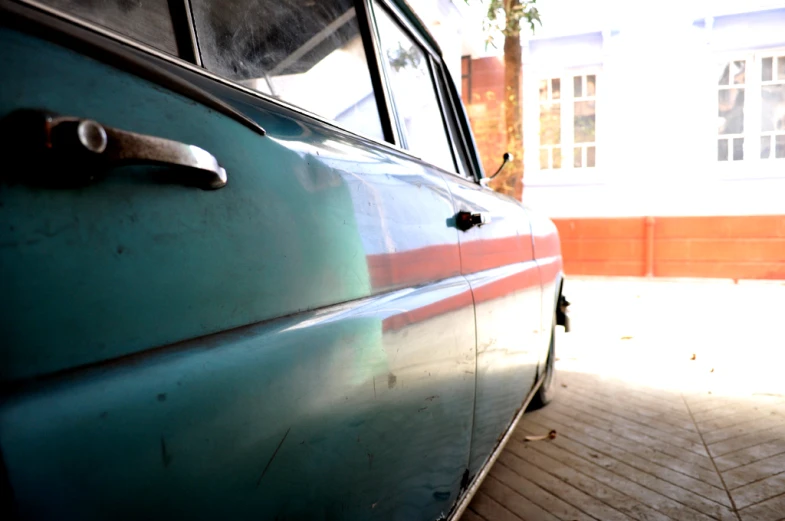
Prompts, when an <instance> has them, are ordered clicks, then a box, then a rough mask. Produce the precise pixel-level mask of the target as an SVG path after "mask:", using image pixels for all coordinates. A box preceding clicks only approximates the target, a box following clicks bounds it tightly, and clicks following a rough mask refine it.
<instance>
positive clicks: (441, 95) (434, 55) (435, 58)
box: [367, 0, 481, 183]
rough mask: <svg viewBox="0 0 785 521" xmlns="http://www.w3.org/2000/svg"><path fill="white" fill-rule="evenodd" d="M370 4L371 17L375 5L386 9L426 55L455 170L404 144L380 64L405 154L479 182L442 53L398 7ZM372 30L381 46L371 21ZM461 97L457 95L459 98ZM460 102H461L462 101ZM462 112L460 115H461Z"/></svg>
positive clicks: (374, 0) (383, 1) (378, 0)
mask: <svg viewBox="0 0 785 521" xmlns="http://www.w3.org/2000/svg"><path fill="white" fill-rule="evenodd" d="M367 1H368V3H369V4H370V6H371V11H372V13H373V18H374V21H375V20H376V12H375V10H376V9H377V8H380V9H383V10H384V11H385V13H386V14H387V15H388V16H390V18H391V19H392V21H393V22H394V23H396V24H397V25H398V27H399V29H401V31H403V33H404V34H405V35H406V36H407V37H409V38H410V39H411V40H412V42H413V43H414V44H415V45H419V47H420V49H421V50H422V51H423V53H424V54H425V56H426V59H427V61H428V70H429V74H430V76H431V82H432V85H433V87H434V89H435V92H436V100H437V103H438V105H439V111H440V113H441V116H442V127H443V128H444V132H445V135H446V136H447V139H448V140H449V142H450V143H449V144H450V152H451V153H452V160H453V168H454V170H445V169H444V168H442V167H440V166H438V165H434V164H433V163H430V162H428V161H426V160H424V159H422V158H420V157H418V156H417V154H416V153H414V152H413V151H411V150H409V149H408V148H406V143H405V137H404V136H403V133H404V131H403V130H402V124H401V123H400V121H399V120H398V114H397V110H396V109H395V102H394V101H393V98H392V96H391V88H390V85H389V78H388V77H387V74H386V71H385V69H384V68H382V71H381V72H382V74H383V75H384V79H385V83H386V85H387V88H386V94H387V96H388V97H389V99H390V101H389V103H390V106H391V108H392V110H393V111H394V112H395V113H394V115H393V118H392V119H393V120H395V121H396V122H397V127H398V132H399V139H400V140H401V141H400V143H402V145H401V146H402V148H403V149H404V152H406V153H407V154H408V155H410V156H412V157H414V158H417V159H419V160H420V161H423V162H424V163H426V164H428V165H429V166H430V167H432V168H436V169H439V171H441V172H445V173H448V174H451V175H454V176H457V177H460V178H461V179H467V178H469V179H471V180H473V181H475V182H478V183H479V179H481V176H480V175H479V174H478V170H477V169H476V167H475V161H474V157H473V156H475V155H476V154H472V153H471V150H470V149H468V147H467V146H466V139H465V136H464V133H463V131H464V130H465V129H464V125H465V123H464V122H463V121H462V120H465V118H466V116H465V113H464V112H460V113H459V112H457V111H456V110H455V103H456V101H455V94H454V91H455V89H454V85H453V84H452V83H451V82H452V78H450V77H449V75H448V74H445V71H446V70H447V68H446V67H445V65H444V62H443V60H442V57H441V53H440V52H437V51H436V49H434V47H432V46H431V45H430V44H429V42H428V41H427V40H426V39H425V38H424V37H423V36H422V34H420V33H419V31H418V30H417V29H416V28H415V27H414V26H413V25H412V23H411V22H410V21H409V20H408V18H407V17H406V16H404V15H403V13H401V12H400V10H399V8H398V7H397V6H396V5H395V4H394V3H393V2H391V1H389V0H367ZM373 28H374V32H375V39H376V44H377V45H378V46H379V48H380V46H381V40H380V39H379V38H380V36H379V29H378V25H377V24H376V23H374V24H373ZM377 56H379V58H380V59H381V53H380V52H377ZM445 85H446V86H447V87H448V89H449V90H448V92H445V91H444V90H443V89H444V86H445ZM459 99H460V98H459ZM447 102H449V103H450V106H447V105H445V103H447ZM461 106H462V105H461ZM460 116H462V117H460ZM449 117H452V118H454V119H453V121H454V123H455V127H456V129H457V130H458V134H459V135H455V134H454V133H453V131H452V129H451V128H450V125H449V123H448V122H447V118H449ZM460 155H462V156H463V157H464V158H465V161H464V164H465V165H466V167H468V170H469V171H467V172H465V173H462V172H461V170H462V168H461V166H460V164H461V160H460V157H459V156H460Z"/></svg>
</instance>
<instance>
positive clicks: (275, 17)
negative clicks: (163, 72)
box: [191, 0, 384, 139]
mask: <svg viewBox="0 0 785 521" xmlns="http://www.w3.org/2000/svg"><path fill="white" fill-rule="evenodd" d="M191 6H192V9H193V17H194V23H195V25H196V34H197V38H198V41H199V50H200V52H201V55H202V62H203V64H204V66H205V67H206V68H207V69H208V70H209V71H211V72H214V73H216V74H219V75H221V76H224V77H226V78H229V79H232V80H234V81H237V82H238V83H240V84H242V85H245V86H246V87H249V88H251V89H254V90H257V91H260V92H263V93H265V94H268V95H270V96H272V97H275V98H279V99H281V100H283V101H286V102H288V103H291V104H293V105H296V106H298V107H302V108H304V109H306V110H308V111H311V112H313V113H315V114H318V115H319V116H322V117H324V118H327V119H329V120H332V121H336V122H337V123H339V124H341V125H342V126H344V127H345V128H347V129H349V130H352V131H354V132H357V133H359V134H363V135H366V136H370V137H374V138H377V139H384V137H383V133H382V126H381V122H380V120H379V111H378V109H377V105H376V97H375V95H374V91H373V86H372V84H371V75H370V71H369V69H368V61H367V58H366V54H365V48H364V46H363V41H362V37H361V35H360V30H359V23H358V21H357V16H356V14H355V10H354V7H353V2H352V1H351V0H320V1H318V2H314V1H313V0H289V1H288V2H286V3H284V2H281V1H280V0H223V1H221V0H192V1H191Z"/></svg>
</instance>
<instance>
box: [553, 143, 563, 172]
mask: <svg viewBox="0 0 785 521" xmlns="http://www.w3.org/2000/svg"><path fill="white" fill-rule="evenodd" d="M551 155H552V159H553V168H561V148H559V147H554V148H553V149H551Z"/></svg>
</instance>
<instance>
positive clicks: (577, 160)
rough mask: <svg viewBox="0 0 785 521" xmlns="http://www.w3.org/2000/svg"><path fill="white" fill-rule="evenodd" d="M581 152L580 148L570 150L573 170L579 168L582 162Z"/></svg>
mask: <svg viewBox="0 0 785 521" xmlns="http://www.w3.org/2000/svg"><path fill="white" fill-rule="evenodd" d="M582 156H583V150H581V147H575V148H573V149H572V166H573V167H575V168H580V167H581V166H582V162H583V158H582Z"/></svg>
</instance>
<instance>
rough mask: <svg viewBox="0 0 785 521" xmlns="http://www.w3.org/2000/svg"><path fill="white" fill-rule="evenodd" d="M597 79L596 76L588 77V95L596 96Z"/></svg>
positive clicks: (590, 75)
mask: <svg viewBox="0 0 785 521" xmlns="http://www.w3.org/2000/svg"><path fill="white" fill-rule="evenodd" d="M596 83H597V77H596V76H595V75H594V74H589V75H588V76H586V95H587V96H594V95H595V92H596V85H595V84H596Z"/></svg>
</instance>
